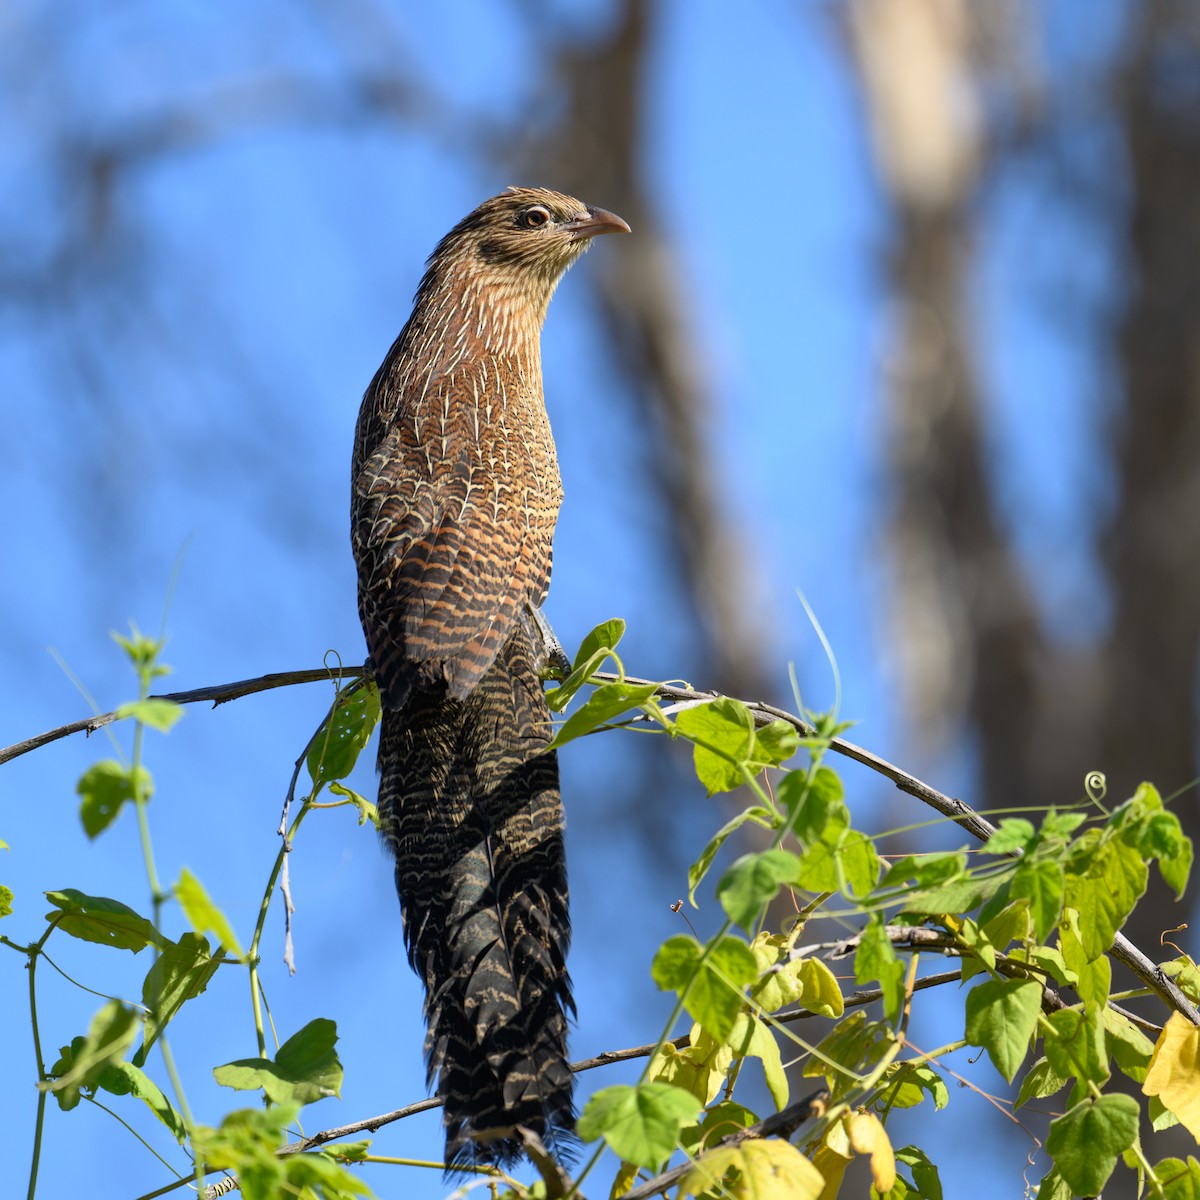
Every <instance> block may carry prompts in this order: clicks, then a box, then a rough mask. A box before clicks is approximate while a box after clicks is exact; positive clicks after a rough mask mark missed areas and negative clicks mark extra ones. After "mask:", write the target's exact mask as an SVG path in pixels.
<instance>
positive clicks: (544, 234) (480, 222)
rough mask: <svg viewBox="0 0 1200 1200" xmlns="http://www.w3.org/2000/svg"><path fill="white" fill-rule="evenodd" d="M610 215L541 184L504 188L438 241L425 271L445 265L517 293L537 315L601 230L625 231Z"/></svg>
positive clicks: (509, 295) (477, 280) (513, 294)
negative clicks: (559, 282)
mask: <svg viewBox="0 0 1200 1200" xmlns="http://www.w3.org/2000/svg"><path fill="white" fill-rule="evenodd" d="M628 232H629V226H628V225H627V224H626V223H625V222H624V221H623V220H621V218H620V217H618V216H616V214H614V213H610V212H608V211H607V210H605V209H603V208H591V207H589V206H588V205H586V204H584V203H583V202H582V201H580V200H576V199H575V198H574V197H573V196H566V195H563V194H562V193H561V192H552V191H550V190H549V189H547V188H526V187H510V188H508V189H507V190H506V191H503V192H501V193H500V195H498V196H493V197H492V198H491V199H490V200H485V201H484V202H483V203H482V204H481V205H480V206H479V207H478V208H477V209H476V210H475V211H474V212H473V213H471V214H470V215H469V216H467V217H464V218H463V220H461V221H460V222H459V223H458V224H457V225H456V226H455V227H454V228H453V229H452V230H451V231H450V232H449V233H448V234H447V235H446V236H445V237H444V238H443V239H442V241H441V242H440V244H439V245H438V248H437V249H436V250H435V251H434V253H433V256H432V257H431V258H430V260H429V265H430V269H431V271H437V269H438V268H439V267H440V266H451V267H453V268H455V269H456V273H457V271H458V270H461V271H464V272H465V273H466V274H467V276H468V277H473V279H472V282H475V283H479V284H482V285H483V286H485V287H491V288H495V289H497V290H499V291H501V292H503V293H504V294H505V295H504V298H505V299H506V300H509V301H511V300H513V299H516V298H517V296H519V297H520V298H521V299H523V300H526V301H528V302H529V303H530V304H532V306H533V308H534V310H535V311H536V312H537V313H538V316H539V318H540V317H541V316H544V315H545V311H546V305H547V304H549V302H550V297H551V295H552V294H553V292H554V288H555V285H556V284H557V283H558V281H559V279H560V278H561V276H562V274H563V272H564V271H565V270H566V269H567V268H568V267H569V266H570V265H571V264H572V263H573V262H574V261H575V260H576V259H577V258H578V257H579V256H580V255H581V254H582V253H583V252H584V251H585V250H586V249H587V248H588V246H589V245H590V244H591V239H592V238H594V237H598V236H599V235H600V234H602V233H628Z"/></svg>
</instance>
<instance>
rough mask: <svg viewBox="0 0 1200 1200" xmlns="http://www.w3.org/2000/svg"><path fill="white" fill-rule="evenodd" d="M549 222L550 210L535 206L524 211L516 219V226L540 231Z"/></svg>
mask: <svg viewBox="0 0 1200 1200" xmlns="http://www.w3.org/2000/svg"><path fill="white" fill-rule="evenodd" d="M549 220H550V210H549V209H548V208H543V207H542V206H541V205H540V204H537V205H534V207H533V208H526V209H524V210H523V211H522V212H521V215H520V216H519V217H517V224H518V225H520V227H521V228H522V229H541V227H542V226H543V225H545V224H546V222H547V221H549Z"/></svg>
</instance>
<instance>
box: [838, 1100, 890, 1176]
mask: <svg viewBox="0 0 1200 1200" xmlns="http://www.w3.org/2000/svg"><path fill="white" fill-rule="evenodd" d="M849 1132H850V1145H851V1146H852V1147H853V1148H854V1151H855V1153H857V1154H869V1155H870V1156H871V1176H872V1178H873V1179H874V1181H875V1190H876V1191H877V1192H890V1191H891V1190H892V1186H893V1185H894V1184H895V1182H896V1154H895V1152H894V1151H893V1150H892V1143H891V1142H890V1141H889V1140H888V1135H887V1131H886V1130H885V1129H884V1128H883V1123H882V1122H881V1121H880V1120H879V1118H878V1117H877V1116H876V1115H875V1114H874V1113H865V1112H860V1113H855V1114H854V1115H853V1116H852V1117H851V1118H850V1122H849Z"/></svg>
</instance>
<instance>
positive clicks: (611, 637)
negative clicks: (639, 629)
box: [571, 617, 625, 671]
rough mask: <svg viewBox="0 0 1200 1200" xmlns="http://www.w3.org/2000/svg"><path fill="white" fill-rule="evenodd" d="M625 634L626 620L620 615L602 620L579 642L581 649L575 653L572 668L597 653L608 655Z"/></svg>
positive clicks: (580, 664) (575, 667)
mask: <svg viewBox="0 0 1200 1200" xmlns="http://www.w3.org/2000/svg"><path fill="white" fill-rule="evenodd" d="M624 636H625V622H624V621H622V620H621V618H620V617H610V618H609V619H608V620H607V621H601V622H600V624H599V625H597V626H596V627H595V629H593V630H592V631H591V633H589V634H588V635H587V637H585V638H584V639H583V641H582V642H580V643H579V651H578V653H577V654H576V655H575V661H574V662H573V663H572V664H571V667H572V670H573V671H574V670H575V669H577V668H579V667H581V666H582V665H583V664H584V663H586V662H588V661H590V660H591V659H592V658H593V657H594V656H595V655H597V654H604V655H607V654H608V652H609V651H610V650H615V649H616V647H617V644H618V643H619V642H620V640H621V639H622V638H623V637H624Z"/></svg>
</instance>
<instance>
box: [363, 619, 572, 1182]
mask: <svg viewBox="0 0 1200 1200" xmlns="http://www.w3.org/2000/svg"><path fill="white" fill-rule="evenodd" d="M549 740H550V714H549V710H548V709H547V707H546V701H545V698H544V696H543V692H542V685H541V683H540V681H539V679H538V675H537V671H536V669H535V664H534V656H533V654H532V652H531V648H530V641H529V634H528V632H527V631H526V629H525V627H524V624H523V623H518V624H517V626H516V627H515V628H514V630H513V633H512V635H511V636H510V637H509V639H508V641H507V643H506V644H505V645H504V647H503V649H502V650H501V651H500V653H499V655H498V656H497V658H496V661H495V662H494V663H493V665H492V667H491V668H490V669H489V670H488V672H487V674H486V675H485V676H484V677H483V679H482V680H481V681H480V683H479V684H478V685H477V686H476V687H475V689H474V690H473V691H472V692H471V693H470V694H469V695H468V696H467V698H466V699H465V700H462V701H458V700H452V699H447V698H445V697H444V696H435V695H431V694H430V693H422V692H418V693H414V694H413V695H412V696H411V697H410V699H409V700H408V702H407V703H406V704H405V706H404V707H403V708H402V709H399V710H396V711H386V710H385V712H384V714H383V722H382V730H381V740H380V747H379V769H380V774H381V780H380V788H379V812H380V816H381V818H382V826H383V830H384V834H385V836H386V838H387V839H388V841H389V843H390V844H391V847H392V850H393V852H394V853H395V856H396V888H397V890H398V891H399V893H400V906H401V911H402V913H403V917H404V937H405V942H406V944H407V946H408V956H409V961H410V962H411V963H412V966H413V969H414V970H415V971H416V972H417V973H418V974H419V975H420V976H421V978H422V979H423V980H424V983H425V1017H426V1021H427V1024H428V1035H427V1037H426V1040H425V1054H426V1062H427V1065H428V1078H429V1080H430V1081H432V1080H433V1078H434V1076H435V1075H436V1076H437V1080H438V1084H437V1091H438V1094H439V1095H440V1096H441V1098H442V1100H443V1101H444V1103H445V1127H446V1164H447V1167H448V1168H460V1167H466V1166H469V1165H478V1164H483V1163H495V1164H498V1165H501V1166H506V1165H510V1164H511V1163H512V1162H513V1161H514V1160H515V1159H516V1158H517V1157H518V1156H519V1155H520V1153H521V1144H520V1141H519V1140H518V1139H517V1137H515V1136H514V1130H515V1127H516V1126H517V1125H524V1126H527V1127H528V1128H529V1129H531V1130H533V1131H534V1132H535V1133H536V1134H538V1136H539V1137H541V1139H542V1141H543V1142H544V1143H545V1144H546V1145H547V1147H548V1148H550V1149H551V1150H552V1151H555V1152H556V1153H558V1154H561V1153H562V1151H563V1150H564V1149H565V1150H568V1151H569V1150H570V1143H571V1141H572V1138H571V1131H572V1129H573V1127H574V1121H575V1110H574V1103H573V1101H572V1087H573V1080H572V1076H571V1072H570V1069H569V1067H568V1065H567V1059H566V1032H567V1012H568V1011H570V1012H572V1013H573V1012H574V1004H573V1002H572V1000H571V982H570V979H569V978H568V976H567V969H566V955H567V947H568V945H569V943H570V939H571V925H570V917H569V914H568V909H567V873H566V858H565V855H564V852H563V810H562V801H561V798H560V796H559V789H558V762H557V760H556V758H555V755H554V754H552V753H545V748H546V745H547V743H548V742H549Z"/></svg>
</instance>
